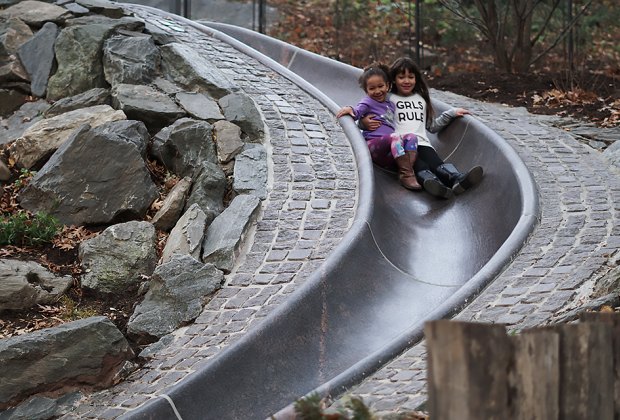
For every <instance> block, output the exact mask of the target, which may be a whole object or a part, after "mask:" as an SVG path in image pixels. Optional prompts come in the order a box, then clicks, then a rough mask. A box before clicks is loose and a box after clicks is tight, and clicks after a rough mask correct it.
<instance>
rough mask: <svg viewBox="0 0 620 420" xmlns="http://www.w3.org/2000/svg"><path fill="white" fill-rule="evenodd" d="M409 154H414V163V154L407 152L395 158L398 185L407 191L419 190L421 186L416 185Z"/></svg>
mask: <svg viewBox="0 0 620 420" xmlns="http://www.w3.org/2000/svg"><path fill="white" fill-rule="evenodd" d="M410 153H413V154H414V161H415V152H407V153H406V154H404V155H402V156H399V157H397V158H395V160H396V166H398V179H399V180H400V185H402V186H403V187H405V188H407V189H408V190H420V189H422V186H421V185H420V184H419V183H418V180H417V179H416V178H415V174H414V173H413V162H411V159H410Z"/></svg>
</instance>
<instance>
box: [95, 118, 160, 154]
mask: <svg viewBox="0 0 620 420" xmlns="http://www.w3.org/2000/svg"><path fill="white" fill-rule="evenodd" d="M97 131H98V133H99V134H101V135H103V136H105V137H110V138H114V139H115V140H119V141H123V142H125V143H127V144H133V145H134V146H135V148H136V149H137V150H138V151H139V152H140V156H142V158H143V159H146V150H147V147H148V142H149V139H150V135H149V132H148V130H147V128H146V126H145V125H144V123H143V122H142V121H135V120H120V121H115V122H114V123H113V124H102V125H100V126H99V128H98V130H97Z"/></svg>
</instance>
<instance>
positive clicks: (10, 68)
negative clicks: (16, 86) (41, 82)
mask: <svg viewBox="0 0 620 420" xmlns="http://www.w3.org/2000/svg"><path fill="white" fill-rule="evenodd" d="M24 81H29V78H28V73H27V72H26V70H25V69H24V67H23V66H22V64H21V63H20V62H19V60H18V59H17V57H16V56H15V55H10V56H9V59H8V62H5V63H4V64H2V65H1V66H0V83H2V84H3V85H4V86H5V87H8V83H21V82H24Z"/></svg>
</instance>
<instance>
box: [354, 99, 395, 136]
mask: <svg viewBox="0 0 620 420" xmlns="http://www.w3.org/2000/svg"><path fill="white" fill-rule="evenodd" d="M395 110H396V108H395V106H394V103H393V102H391V101H390V99H389V97H388V98H386V100H385V101H384V102H377V101H375V100H374V99H372V98H371V97H369V96H366V97H364V99H362V100H361V101H360V102H359V103H358V104H357V105H356V106H354V107H353V113H354V114H355V119H356V120H359V119H361V118H364V117H365V116H366V115H368V114H374V115H375V119H376V120H379V121H381V125H380V126H379V128H377V129H376V130H374V131H368V130H362V135H363V136H364V138H365V139H371V138H377V137H383V136H385V135H386V134H392V133H393V132H394V128H395V124H394V114H395Z"/></svg>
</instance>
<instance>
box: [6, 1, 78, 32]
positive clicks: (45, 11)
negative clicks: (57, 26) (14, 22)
mask: <svg viewBox="0 0 620 420" xmlns="http://www.w3.org/2000/svg"><path fill="white" fill-rule="evenodd" d="M3 17H4V18H11V17H16V18H19V19H21V20H22V21H24V22H26V23H27V24H28V25H30V26H33V27H37V28H40V27H41V26H43V24H44V23H45V22H54V23H62V22H64V21H65V19H67V18H69V17H71V13H70V12H69V11H68V10H67V9H65V8H63V7H60V6H57V5H55V4H50V3H46V2H43V1H36V0H24V1H21V2H19V3H17V4H14V5H13V6H11V7H7V8H6V9H4V10H0V18H3Z"/></svg>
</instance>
